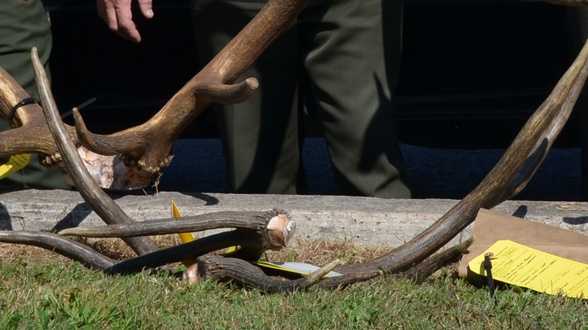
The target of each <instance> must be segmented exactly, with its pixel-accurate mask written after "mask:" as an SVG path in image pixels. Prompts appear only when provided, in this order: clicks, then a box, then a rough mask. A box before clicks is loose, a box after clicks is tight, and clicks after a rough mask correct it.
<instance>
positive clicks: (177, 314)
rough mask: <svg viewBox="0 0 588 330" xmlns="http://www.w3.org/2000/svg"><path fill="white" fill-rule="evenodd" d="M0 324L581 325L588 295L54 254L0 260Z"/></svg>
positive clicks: (586, 318)
mask: <svg viewBox="0 0 588 330" xmlns="http://www.w3.org/2000/svg"><path fill="white" fill-rule="evenodd" d="M0 262H1V264H0V329H13V328H25V329H72V328H86V329H103V328H110V329H136V328H147V329H195V328H196V329H198V328H201V329H226V328H244V329H316V328H321V329H340V328H350V329H371V328H380V329H389V328H408V329H431V328H463V329H482V328H512V329H570V328H578V329H582V328H584V329H588V303H587V302H585V301H581V300H573V299H566V298H562V297H551V296H547V295H541V294H536V293H533V292H530V291H523V290H519V291H514V290H501V291H499V292H498V293H497V299H496V303H494V302H493V301H492V300H490V299H489V296H488V292H487V291H486V290H484V289H478V288H476V287H474V286H472V285H470V284H468V283H467V282H464V281H462V280H459V279H455V278H452V277H451V276H449V275H441V276H439V277H437V278H436V279H434V280H430V281H428V282H426V283H425V284H422V285H415V284H413V283H411V282H409V281H407V280H401V279H397V278H392V277H388V278H385V279H381V280H378V281H375V282H371V283H367V284H360V285H355V286H352V287H350V288H347V289H345V290H339V291H326V290H319V289H314V290H311V291H309V292H303V293H296V294H290V295H266V294H263V293H260V292H259V291H256V290H249V289H242V288H238V287H236V286H234V285H229V284H217V283H213V282H204V283H201V284H198V285H194V286H189V285H187V284H186V283H184V282H183V281H182V280H180V279H178V278H175V277H173V276H169V275H164V274H162V273H157V274H155V273H151V274H149V273H144V274H139V275H136V276H128V277H108V276H104V275H102V274H100V273H98V272H94V271H90V270H87V269H85V268H83V267H82V266H80V265H78V264H76V263H72V262H63V261H62V260H61V259H58V260H50V261H47V262H43V263H33V262H30V261H26V260H25V259H21V258H15V259H12V260H8V261H7V260H6V259H4V260H0Z"/></svg>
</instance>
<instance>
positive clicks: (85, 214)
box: [0, 190, 588, 246]
mask: <svg viewBox="0 0 588 330" xmlns="http://www.w3.org/2000/svg"><path fill="white" fill-rule="evenodd" d="M172 199H173V200H175V201H176V202H177V203H178V206H179V207H180V208H181V210H182V212H183V214H184V215H196V214H202V213H207V212H215V211H229V210H233V211H235V210H267V209H272V208H280V209H284V210H287V211H288V212H289V213H290V215H291V217H292V219H293V220H294V221H296V222H297V227H298V230H297V234H296V238H304V239H326V240H351V241H352V242H355V243H359V244H364V245H368V246H374V245H387V246H397V245H400V244H402V243H403V242H405V241H407V240H410V239H411V238H412V237H413V236H415V235H416V234H418V233H419V232H420V231H422V230H424V229H425V228H427V227H428V226H429V225H431V224H432V223H433V222H434V221H435V220H437V219H438V218H439V217H440V216H441V215H443V213H445V212H446V211H447V210H449V209H450V208H451V206H453V205H454V204H455V203H457V201H454V200H431V199H429V200H387V199H378V198H359V197H338V196H337V197H336V196H285V195H227V194H193V195H187V194H181V193H172V192H162V193H159V194H157V195H153V196H124V197H122V198H119V199H117V202H118V203H119V205H121V207H122V208H123V209H124V210H125V211H126V212H128V214H129V215H130V216H131V217H133V218H134V219H136V220H138V221H141V220H145V219H157V218H168V217H169V216H170V200H172ZM495 210H496V211H499V212H503V213H505V214H513V213H515V211H517V210H518V211H517V213H518V214H520V215H524V217H525V218H527V219H529V220H532V221H538V222H543V223H547V224H549V225H553V226H557V227H560V228H565V229H570V230H573V231H577V232H581V233H584V234H587V235H588V203H577V202H571V203H570V202H528V201H508V202H505V203H503V204H502V205H500V206H499V207H497V208H496V209H495ZM100 224H102V222H101V220H100V219H99V218H98V217H97V215H96V214H95V213H94V212H92V211H91V210H90V208H89V207H88V206H87V205H86V204H85V203H84V201H83V200H82V198H81V197H80V195H79V194H78V193H77V192H71V191H61V190H49V191H47V190H45V191H43V190H25V191H19V192H11V193H4V194H0V229H4V230H6V229H13V230H23V229H25V230H50V229H53V228H56V227H57V228H65V227H69V226H75V225H82V226H88V225H100Z"/></svg>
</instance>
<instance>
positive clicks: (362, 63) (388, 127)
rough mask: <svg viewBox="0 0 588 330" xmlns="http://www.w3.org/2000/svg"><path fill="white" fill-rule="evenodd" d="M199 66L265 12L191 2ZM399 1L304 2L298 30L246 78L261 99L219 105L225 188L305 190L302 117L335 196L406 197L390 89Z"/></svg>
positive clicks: (222, 1)
mask: <svg viewBox="0 0 588 330" xmlns="http://www.w3.org/2000/svg"><path fill="white" fill-rule="evenodd" d="M193 1H194V2H193V4H194V8H193V18H194V29H195V35H196V38H197V44H198V49H199V51H200V60H201V61H202V63H206V62H208V61H209V60H210V59H211V58H212V57H213V56H214V55H215V54H216V53H218V52H219V51H220V50H221V49H222V48H223V47H224V46H225V45H226V44H227V43H228V42H229V40H230V39H231V38H232V37H233V36H235V35H236V34H237V33H238V32H239V31H240V30H241V29H242V28H243V27H244V26H245V24H247V23H248V22H249V21H250V20H251V18H252V17H253V16H254V15H255V14H256V13H257V12H258V10H259V9H260V8H261V6H262V5H263V1H255V0H249V1H247V0H216V1H205V0H193ZM402 6H403V4H402V2H401V1H396V0H337V1H327V0H324V1H322V0H318V1H310V2H309V4H308V5H307V7H306V8H305V9H304V11H303V12H302V13H301V15H300V16H299V19H298V22H297V24H296V25H295V26H294V27H293V28H291V29H290V30H289V31H288V32H287V33H286V34H285V35H283V36H282V37H281V38H279V39H278V40H277V41H276V42H275V43H274V44H273V45H272V46H270V48H269V49H268V50H267V51H266V52H265V53H264V54H263V55H262V56H261V58H260V59H259V60H258V61H257V63H256V65H255V66H254V67H253V68H252V69H251V70H250V72H248V73H247V74H246V75H245V76H256V77H258V78H259V80H260V83H261V88H260V92H259V93H256V95H255V96H253V97H252V98H251V99H249V100H248V101H246V102H243V103H240V104H235V105H230V106H222V107H219V108H218V115H219V122H220V126H221V132H222V136H223V141H224V151H225V158H226V167H227V173H228V177H227V182H228V190H229V191H231V192H239V193H277V194H281V193H287V194H294V193H301V192H304V182H303V181H304V180H303V173H302V172H303V171H302V170H301V168H302V166H301V164H302V160H301V157H300V155H301V152H300V151H301V147H302V135H303V134H302V132H303V127H302V126H301V125H302V124H301V123H302V120H301V119H302V118H303V116H302V115H303V113H304V111H306V112H307V114H308V115H309V116H310V118H311V120H315V121H317V122H318V123H319V125H320V127H321V128H322V130H323V132H324V136H325V138H326V140H327V143H328V150H329V154H330V157H331V161H332V164H333V168H334V170H335V175H336V179H337V184H338V189H339V190H338V194H345V195H364V196H377V197H385V198H408V197H410V195H411V194H410V190H409V189H408V188H407V186H406V185H405V184H404V182H403V180H402V178H403V175H402V174H403V173H402V169H403V161H402V156H401V153H400V150H399V146H398V140H397V136H396V132H397V129H396V121H395V119H394V118H395V116H394V111H395V110H396V107H395V105H394V99H393V94H392V92H391V91H392V89H393V88H394V86H395V85H396V81H397V73H398V69H399V65H400V55H401V44H402V37H401V36H402Z"/></svg>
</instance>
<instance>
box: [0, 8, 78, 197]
mask: <svg viewBox="0 0 588 330" xmlns="http://www.w3.org/2000/svg"><path fill="white" fill-rule="evenodd" d="M51 46H52V39H51V26H50V22H49V16H48V14H47V12H46V11H45V8H44V7H43V3H42V2H41V0H1V1H0V66H2V67H3V68H4V69H5V70H6V71H7V72H8V73H10V74H11V75H12V76H13V77H14V78H15V79H16V81H17V82H19V83H20V84H21V85H22V86H23V87H24V88H25V89H26V90H27V92H29V93H30V94H31V95H32V96H33V97H37V88H36V85H35V76H34V72H33V67H32V64H31V59H30V57H31V48H32V47H37V48H38V50H39V56H40V58H41V60H42V61H43V63H45V64H48V62H49V55H50V53H51ZM7 128H9V126H8V123H6V122H5V121H2V120H0V130H4V129H7ZM8 185H10V186H15V187H18V188H22V187H26V186H34V187H48V188H68V186H67V185H66V184H65V182H64V176H63V173H62V172H61V171H60V170H58V169H52V170H48V169H46V168H44V167H43V166H41V165H40V164H39V162H38V159H37V157H34V158H33V161H32V162H31V164H30V165H29V166H28V167H27V168H26V169H24V170H22V171H20V172H18V173H15V174H13V175H11V176H10V177H9V178H8V179H6V180H2V181H0V186H5V187H6V186H8Z"/></svg>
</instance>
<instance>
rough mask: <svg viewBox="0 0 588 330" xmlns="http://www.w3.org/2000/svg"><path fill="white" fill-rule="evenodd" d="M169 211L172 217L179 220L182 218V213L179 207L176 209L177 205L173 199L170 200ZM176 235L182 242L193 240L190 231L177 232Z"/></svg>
mask: <svg viewBox="0 0 588 330" xmlns="http://www.w3.org/2000/svg"><path fill="white" fill-rule="evenodd" d="M171 212H172V218H174V219H176V220H179V219H181V218H182V213H181V212H180V209H178V206H177V205H176V202H175V201H171ZM178 236H179V237H180V241H181V242H182V243H189V242H192V241H193V240H195V238H194V235H193V234H191V233H181V234H178Z"/></svg>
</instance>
